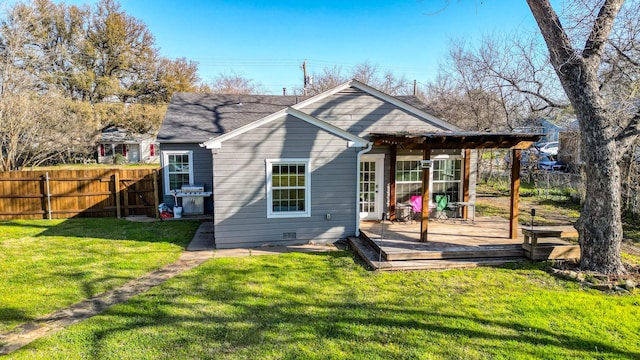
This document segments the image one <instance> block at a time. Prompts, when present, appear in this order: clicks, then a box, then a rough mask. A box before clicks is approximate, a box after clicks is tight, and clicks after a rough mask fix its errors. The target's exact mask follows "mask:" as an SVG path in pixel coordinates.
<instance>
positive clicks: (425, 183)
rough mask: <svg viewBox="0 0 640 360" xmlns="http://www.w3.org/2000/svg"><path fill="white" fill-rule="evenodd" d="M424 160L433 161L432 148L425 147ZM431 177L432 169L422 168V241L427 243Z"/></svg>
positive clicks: (423, 151)
mask: <svg viewBox="0 0 640 360" xmlns="http://www.w3.org/2000/svg"><path fill="white" fill-rule="evenodd" d="M422 159H423V160H426V161H429V160H431V148H430V147H425V148H424V149H423V150H422ZM430 177H431V167H430V166H429V167H422V220H421V221H420V241H424V242H426V241H427V236H428V234H429V192H430V190H429V182H430V180H431V179H430Z"/></svg>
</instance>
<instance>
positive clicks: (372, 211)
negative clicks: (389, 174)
mask: <svg viewBox="0 0 640 360" xmlns="http://www.w3.org/2000/svg"><path fill="white" fill-rule="evenodd" d="M359 181H360V220H380V219H382V212H383V207H384V206H383V204H384V203H383V200H384V154H371V155H366V154H365V155H362V157H361V159H360V179H359Z"/></svg>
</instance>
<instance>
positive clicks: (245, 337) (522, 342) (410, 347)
mask: <svg viewBox="0 0 640 360" xmlns="http://www.w3.org/2000/svg"><path fill="white" fill-rule="evenodd" d="M314 255H315V254H314ZM317 256H327V257H328V258H327V261H332V260H335V259H338V258H341V257H349V256H350V255H349V253H347V252H339V253H330V254H322V255H321V254H317ZM217 261H218V260H213V261H210V262H208V263H207V264H206V265H205V266H204V267H206V268H205V269H196V271H191V272H188V273H185V274H183V275H180V276H179V277H178V278H175V279H173V280H171V281H169V282H167V283H165V284H164V285H162V286H160V287H158V288H155V289H152V290H151V291H150V292H148V293H145V294H142V295H140V296H137V297H135V298H133V299H131V300H130V301H129V302H128V303H126V304H123V305H121V306H116V307H114V308H111V309H110V310H108V311H107V312H105V313H104V314H102V315H99V316H97V317H96V318H94V319H92V320H91V321H89V322H88V323H85V324H82V325H80V327H74V328H73V329H70V330H69V333H68V334H67V333H63V334H59V335H58V336H57V337H56V338H55V339H53V340H51V341H53V342H60V341H69V339H65V338H66V337H67V336H68V337H69V338H71V337H74V336H80V337H82V338H90V339H91V341H92V343H91V345H90V346H91V349H71V351H77V350H82V351H85V350H86V351H87V352H86V353H93V354H95V356H96V357H97V358H100V357H101V356H107V355H108V356H113V355H114V354H113V353H112V351H113V350H115V349H114V347H117V346H116V345H117V344H122V346H121V348H122V351H124V352H125V354H122V355H123V356H125V357H126V356H127V353H126V352H127V351H132V353H139V352H140V351H145V349H153V350H154V351H157V352H160V353H163V354H164V355H165V356H167V357H174V356H180V355H183V356H184V352H185V351H186V352H188V353H189V355H191V356H196V357H210V358H216V357H220V356H229V355H235V356H240V357H242V356H244V355H253V356H259V354H260V353H263V354H271V355H274V354H275V356H281V355H296V354H297V355H300V356H304V353H305V352H307V354H308V353H309V351H311V353H313V352H314V351H321V350H322V347H323V346H330V347H331V348H332V349H333V351H337V352H336V353H334V355H335V356H337V355H338V354H345V353H346V354H351V355H352V356H354V357H357V356H358V354H359V355H362V354H366V353H368V351H370V350H371V349H375V350H371V351H373V353H374V354H375V355H376V356H378V357H388V358H394V357H406V356H409V357H411V356H412V355H411V352H412V351H413V352H414V354H413V355H418V354H424V351H428V352H429V353H432V354H434V355H436V356H437V355H438V352H440V353H441V354H440V355H446V356H451V355H452V354H453V355H454V356H455V355H458V356H460V355H465V354H466V353H465V350H464V349H467V350H469V349H470V354H475V355H477V354H478V353H479V354H480V355H479V356H483V355H482V354H485V355H488V354H491V353H492V348H495V347H497V346H498V345H494V344H499V348H496V353H498V355H499V354H505V353H509V352H511V353H512V354H513V353H519V354H523V353H524V354H528V355H530V356H532V357H535V356H536V355H538V356H539V355H540V352H536V349H537V347H539V346H545V347H549V348H548V349H546V352H544V351H543V353H546V354H556V355H558V356H563V354H564V356H569V355H576V354H575V353H576V352H578V353H581V354H582V355H585V354H587V355H595V353H594V351H595V352H596V353H597V354H598V355H599V356H605V354H607V353H608V354H611V355H613V356H616V357H627V358H637V357H640V352H633V351H625V350H624V349H621V348H618V347H616V346H614V345H613V344H615V342H611V343H609V342H607V341H606V339H603V340H602V341H597V340H590V339H585V338H583V337H581V336H580V331H577V332H576V333H572V334H567V333H566V332H563V331H562V330H561V329H559V330H558V331H553V330H551V329H549V328H543V327H539V326H532V325H531V324H530V323H527V322H526V321H524V320H523V321H521V322H520V321H502V320H495V319H487V318H483V317H482V316H473V315H459V314H451V313H447V312H446V311H443V312H438V311H437V310H436V309H437V308H438V305H437V304H436V305H433V306H430V305H428V304H426V305H425V304H422V303H413V302H412V303H411V304H409V305H407V304H406V301H407V297H408V296H410V294H405V296H403V297H400V298H397V299H393V298H389V297H388V296H386V295H389V294H384V291H385V290H384V289H379V288H378V289H377V288H376V287H375V283H372V282H368V283H366V285H365V286H364V287H363V286H362V284H360V285H356V286H354V285H353V283H352V282H350V280H349V279H336V283H337V284H340V286H335V287H322V286H321V287H320V288H318V287H314V286H313V284H310V283H309V280H311V279H312V278H313V277H314V276H313V274H311V275H304V276H303V277H302V278H299V277H296V275H295V274H289V276H290V277H289V278H287V279H283V280H281V281H277V280H273V278H272V276H275V275H277V273H278V272H281V271H282V270H290V271H295V270H302V269H296V268H295V266H290V264H285V265H281V266H278V264H273V265H272V267H273V272H272V273H269V274H262V275H261V276H262V277H258V278H255V277H253V276H252V274H254V273H255V271H256V270H255V268H252V267H251V266H249V267H242V266H237V265H234V266H225V265H224V264H225V261H222V262H221V263H222V264H223V265H222V266H216V265H215V263H216V262H217ZM227 264H228V263H227ZM236 264H237V263H236ZM303 267H304V266H303ZM312 271H313V270H312ZM349 271H351V274H350V275H346V276H347V277H351V278H352V277H354V276H359V275H357V274H353V270H349ZM368 274H371V273H368ZM281 276H283V277H286V276H287V274H282V275H281ZM374 276H377V275H374ZM323 281H326V279H324V280H323ZM343 285H344V286H343ZM363 288H364V289H363ZM319 289H322V290H323V291H326V293H320V291H319ZM369 291H377V292H378V293H379V294H376V295H380V294H382V295H381V296H378V297H377V298H376V297H375V296H373V294H370V295H371V296H368V295H367V292H369ZM328 293H329V294H328ZM328 298H330V299H331V300H328ZM337 299H339V300H337ZM420 308H424V309H420ZM453 311H455V309H453ZM523 318H526V317H523ZM74 333H76V334H75V335H74ZM77 333H80V335H78V334H77ZM129 339H136V341H133V342H129ZM125 343H126V344H127V345H126V346H125V345H124V344H125ZM328 343H330V344H331V345H328ZM389 343H392V344H394V346H392V347H387V346H386V345H387V344H389ZM447 344H448V345H451V346H442V345H447ZM49 345H51V344H49ZM455 345H460V348H459V349H458V348H457V346H455ZM45 347H46V346H43V347H42V348H43V350H42V351H46V349H45ZM336 349H337V350H336ZM192 352H195V353H196V354H193V353H192ZM274 352H275V353H274ZM278 352H280V353H281V355H278ZM198 353H199V354H198ZM116 356H118V355H117V354H116Z"/></svg>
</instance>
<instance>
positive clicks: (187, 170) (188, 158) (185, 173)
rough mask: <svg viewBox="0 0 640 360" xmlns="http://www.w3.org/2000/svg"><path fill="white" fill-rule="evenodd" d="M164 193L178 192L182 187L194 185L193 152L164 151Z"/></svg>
mask: <svg viewBox="0 0 640 360" xmlns="http://www.w3.org/2000/svg"><path fill="white" fill-rule="evenodd" d="M162 166H163V168H164V192H165V194H168V193H169V192H170V191H171V190H178V189H180V188H181V187H182V185H188V184H192V183H193V152H192V151H163V152H162Z"/></svg>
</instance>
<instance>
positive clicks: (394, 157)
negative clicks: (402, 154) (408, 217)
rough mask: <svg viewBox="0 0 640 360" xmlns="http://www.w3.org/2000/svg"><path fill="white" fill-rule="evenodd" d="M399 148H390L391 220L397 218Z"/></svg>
mask: <svg viewBox="0 0 640 360" xmlns="http://www.w3.org/2000/svg"><path fill="white" fill-rule="evenodd" d="M397 155H398V149H397V148H396V146H395V145H392V146H390V148H389V220H391V221H394V220H396V161H397Z"/></svg>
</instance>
